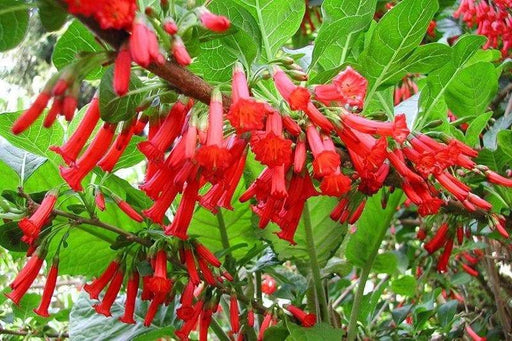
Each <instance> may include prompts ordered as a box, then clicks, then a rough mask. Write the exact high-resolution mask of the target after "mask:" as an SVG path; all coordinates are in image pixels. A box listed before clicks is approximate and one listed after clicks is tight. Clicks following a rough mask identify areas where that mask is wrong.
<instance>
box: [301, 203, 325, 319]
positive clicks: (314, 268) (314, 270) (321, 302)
mask: <svg viewBox="0 0 512 341" xmlns="http://www.w3.org/2000/svg"><path fill="white" fill-rule="evenodd" d="M302 218H303V219H304V229H305V232H306V244H307V248H308V249H307V250H308V254H309V264H310V267H311V275H312V277H313V285H314V287H315V292H316V297H317V301H318V306H319V307H320V317H321V321H329V312H328V310H327V297H326V295H325V290H324V287H323V285H322V277H321V275H320V266H319V265H318V256H317V254H316V248H315V240H314V237H313V227H312V226H311V216H310V215H309V206H308V202H307V201H306V204H305V206H304V211H303V213H302Z"/></svg>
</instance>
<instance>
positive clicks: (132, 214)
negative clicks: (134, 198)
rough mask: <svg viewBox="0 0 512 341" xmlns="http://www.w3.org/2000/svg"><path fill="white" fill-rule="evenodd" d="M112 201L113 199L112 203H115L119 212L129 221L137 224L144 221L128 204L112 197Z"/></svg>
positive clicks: (116, 197)
mask: <svg viewBox="0 0 512 341" xmlns="http://www.w3.org/2000/svg"><path fill="white" fill-rule="evenodd" d="M112 199H114V201H115V202H116V204H117V206H118V207H119V208H120V209H121V211H123V212H124V213H126V215H127V216H128V217H130V218H131V219H133V220H135V221H136V222H139V223H141V222H142V221H143V220H144V218H143V217H142V216H141V215H140V214H139V213H138V212H137V211H135V209H134V208H133V207H131V206H130V204H128V203H127V202H126V201H124V200H123V199H121V198H120V197H119V196H117V195H112Z"/></svg>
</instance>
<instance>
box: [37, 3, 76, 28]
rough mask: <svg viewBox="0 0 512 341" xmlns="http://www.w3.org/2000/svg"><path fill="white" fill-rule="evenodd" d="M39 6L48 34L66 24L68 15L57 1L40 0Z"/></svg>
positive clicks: (40, 15)
mask: <svg viewBox="0 0 512 341" xmlns="http://www.w3.org/2000/svg"><path fill="white" fill-rule="evenodd" d="M37 5H38V7H39V18H40V19H41V23H42V24H43V27H44V28H45V30H47V31H48V32H52V31H57V30H58V29H59V28H61V27H62V25H64V23H65V22H66V18H67V15H68V14H67V12H66V10H65V9H64V8H63V7H62V6H60V5H59V4H58V3H57V2H56V1H53V0H40V1H38V3H37Z"/></svg>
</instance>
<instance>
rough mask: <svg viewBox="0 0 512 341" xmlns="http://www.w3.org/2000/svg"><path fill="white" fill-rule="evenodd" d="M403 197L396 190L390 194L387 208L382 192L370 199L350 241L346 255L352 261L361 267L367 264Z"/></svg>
mask: <svg viewBox="0 0 512 341" xmlns="http://www.w3.org/2000/svg"><path fill="white" fill-rule="evenodd" d="M402 197H403V193H402V192H401V191H398V190H396V191H395V192H394V193H393V194H391V195H390V196H389V198H388V202H387V206H386V208H385V209H383V208H382V204H381V198H382V194H381V192H379V193H377V194H375V195H373V196H372V197H371V198H369V199H368V201H367V202H366V206H365V208H364V211H363V214H362V215H361V218H359V220H358V221H357V223H356V226H357V231H356V232H355V233H354V234H352V235H351V236H350V240H349V241H348V245H347V249H346V253H345V256H346V257H347V259H348V260H349V261H350V262H352V263H353V264H355V265H357V266H360V267H364V266H366V264H367V263H368V261H369V259H370V256H371V254H372V253H373V252H374V250H375V248H378V247H379V245H380V242H381V241H380V240H379V236H380V235H381V234H382V232H383V231H384V230H386V229H388V228H389V226H390V224H391V220H392V219H393V216H394V214H395V213H396V208H397V207H398V205H399V204H400V203H401V201H402ZM377 243H378V244H379V245H377Z"/></svg>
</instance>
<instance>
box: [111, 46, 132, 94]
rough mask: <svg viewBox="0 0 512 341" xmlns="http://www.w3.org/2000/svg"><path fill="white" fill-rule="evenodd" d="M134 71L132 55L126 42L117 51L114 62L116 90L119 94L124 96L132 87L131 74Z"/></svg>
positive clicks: (114, 85) (114, 86)
mask: <svg viewBox="0 0 512 341" xmlns="http://www.w3.org/2000/svg"><path fill="white" fill-rule="evenodd" d="M131 71H132V57H131V54H130V50H129V48H128V44H124V45H123V46H122V47H121V48H120V49H119V52H118V53H117V57H116V61H115V63H114V84H113V88H114V91H115V92H116V94H117V95H118V96H124V95H126V93H127V92H128V88H129V87H130V76H131Z"/></svg>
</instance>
